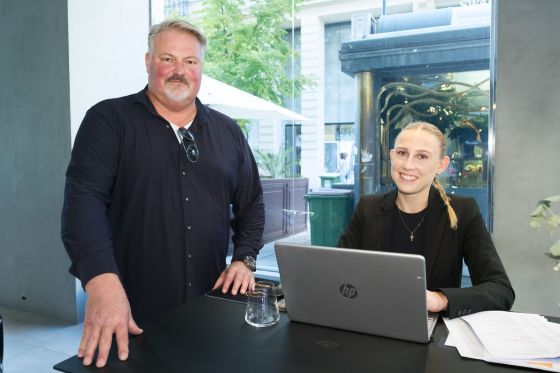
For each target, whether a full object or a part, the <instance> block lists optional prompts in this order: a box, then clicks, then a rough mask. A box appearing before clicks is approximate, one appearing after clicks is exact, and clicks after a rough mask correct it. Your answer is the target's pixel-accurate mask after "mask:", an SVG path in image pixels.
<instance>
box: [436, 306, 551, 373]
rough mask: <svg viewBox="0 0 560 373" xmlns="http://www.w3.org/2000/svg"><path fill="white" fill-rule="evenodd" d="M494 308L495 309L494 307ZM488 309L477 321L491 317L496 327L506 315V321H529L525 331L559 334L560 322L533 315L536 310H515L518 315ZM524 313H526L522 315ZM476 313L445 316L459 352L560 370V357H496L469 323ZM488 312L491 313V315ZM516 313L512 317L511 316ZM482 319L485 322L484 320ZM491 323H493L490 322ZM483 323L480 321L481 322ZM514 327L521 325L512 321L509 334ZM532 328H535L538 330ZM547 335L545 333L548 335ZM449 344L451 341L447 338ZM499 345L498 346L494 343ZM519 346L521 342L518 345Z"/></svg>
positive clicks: (525, 365)
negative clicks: (450, 318)
mask: <svg viewBox="0 0 560 373" xmlns="http://www.w3.org/2000/svg"><path fill="white" fill-rule="evenodd" d="M491 312H494V311H491ZM485 313H486V312H483V313H482V315H479V317H475V318H474V319H477V320H475V321H474V322H473V323H474V324H484V325H485V326H487V325H486V324H487V323H488V322H489V321H492V320H493V321H494V324H495V325H494V327H496V325H497V324H500V320H498V321H496V318H500V317H502V319H501V321H502V322H506V321H507V322H520V321H528V323H527V324H526V325H523V327H522V328H523V329H524V330H525V332H527V330H529V333H530V334H533V336H534V335H535V334H537V335H538V333H544V334H545V336H548V337H550V338H551V339H553V340H554V339H555V338H556V335H557V334H559V333H560V324H556V323H551V322H548V321H547V320H546V319H545V318H544V317H542V316H539V315H532V314H514V315H496V314H493V315H484V314H485ZM505 313H506V314H513V313H510V312H505ZM519 315H523V316H519ZM472 316H475V315H469V316H465V317H463V318H457V319H453V320H449V319H447V318H444V319H443V320H444V322H445V325H446V326H447V329H448V331H449V337H448V341H449V342H450V344H454V345H455V346H456V347H457V351H458V352H459V354H460V355H461V356H463V357H466V358H471V359H478V360H484V361H487V362H491V363H498V364H506V365H514V366H520V367H526V368H531V369H539V370H545V371H550V372H560V358H553V359H542V358H539V359H525V358H518V357H517V358H513V359H506V358H495V357H493V356H492V355H491V354H490V353H489V351H488V350H487V349H486V348H485V345H484V344H483V343H482V342H481V339H480V338H479V337H478V335H477V334H476V333H475V329H473V328H472V327H471V325H470V324H469V323H467V322H466V320H464V319H465V318H466V319H471V321H472V319H473V317H472ZM487 316H488V317H487ZM508 316H512V317H513V319H514V320H513V321H512V318H510V317H508ZM481 319H482V321H483V322H482V323H481V322H480V321H481ZM490 324H491V323H490ZM478 327H480V325H479V326H478ZM511 327H517V325H512V324H508V325H507V328H506V329H507V330H506V335H510V336H511V334H512V333H511V332H510V331H509V329H510V328H511ZM532 328H535V329H534V330H533V329H532ZM494 334H495V335H494V336H493V338H495V339H497V340H499V338H500V337H499V330H496V329H494ZM546 338H547V337H545V339H546ZM537 344H539V345H540V344H543V343H542V341H541V342H538V343H537ZM446 345H448V344H447V341H446ZM494 347H495V346H494ZM517 347H519V346H517Z"/></svg>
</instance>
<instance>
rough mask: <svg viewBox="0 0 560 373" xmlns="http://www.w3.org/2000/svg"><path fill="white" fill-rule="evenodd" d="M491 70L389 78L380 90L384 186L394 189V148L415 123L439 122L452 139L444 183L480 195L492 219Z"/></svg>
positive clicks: (480, 202) (483, 208) (482, 206)
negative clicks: (391, 156)
mask: <svg viewBox="0 0 560 373" xmlns="http://www.w3.org/2000/svg"><path fill="white" fill-rule="evenodd" d="M489 78H490V73H489V71H488V70H483V71H471V72H457V73H446V74H438V75H434V74H424V75H412V76H401V77H391V78H385V79H383V84H382V86H381V88H380V90H379V92H378V94H377V105H378V107H379V113H380V114H379V115H380V118H379V123H380V124H381V153H382V154H381V189H382V190H386V189H389V188H390V187H392V184H393V183H392V180H391V174H390V162H389V149H390V148H392V147H393V144H394V141H395V138H396V136H397V135H398V133H399V132H400V130H401V128H403V127H404V126H406V125H407V124H408V123H410V122H414V121H427V122H430V123H432V124H434V125H436V126H437V127H438V128H439V129H440V130H441V131H442V132H443V133H444V134H445V135H446V136H447V139H448V145H447V154H448V155H449V156H450V157H451V163H450V165H449V167H448V169H447V170H446V172H445V173H443V174H442V175H440V182H441V183H442V185H444V186H445V187H446V189H447V191H448V193H457V194H461V195H469V196H472V197H474V198H475V199H476V201H477V202H478V205H479V206H480V209H481V212H482V214H483V216H484V218H485V219H486V215H487V207H488V197H487V193H488V177H487V174H488V171H487V169H488V108H489V105H490V101H489Z"/></svg>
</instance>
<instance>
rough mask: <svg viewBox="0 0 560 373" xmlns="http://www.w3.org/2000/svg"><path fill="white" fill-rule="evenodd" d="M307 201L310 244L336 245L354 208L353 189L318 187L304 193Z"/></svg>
mask: <svg viewBox="0 0 560 373" xmlns="http://www.w3.org/2000/svg"><path fill="white" fill-rule="evenodd" d="M305 200H306V201H307V202H308V203H309V225H310V227H311V244H312V245H317V246H330V247H336V244H337V243H338V239H339V238H340V235H341V234H342V233H343V232H344V231H345V230H346V227H347V226H348V222H349V221H350V216H351V215H352V211H353V210H354V191H352V190H344V189H326V188H320V189H319V190H317V191H311V192H309V193H308V194H306V195H305Z"/></svg>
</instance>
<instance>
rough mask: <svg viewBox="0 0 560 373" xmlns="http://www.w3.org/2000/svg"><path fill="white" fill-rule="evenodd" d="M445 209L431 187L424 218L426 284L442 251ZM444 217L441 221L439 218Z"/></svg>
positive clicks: (435, 191)
mask: <svg viewBox="0 0 560 373" xmlns="http://www.w3.org/2000/svg"><path fill="white" fill-rule="evenodd" d="M445 209H446V207H445V204H444V203H443V201H442V200H441V197H440V196H439V193H438V191H437V190H436V189H435V188H434V187H432V188H431V189H430V197H429V202H428V215H427V216H426V246H425V253H424V257H425V258H426V277H427V279H426V280H427V283H429V282H430V278H431V277H432V271H433V269H434V265H435V262H436V259H437V256H438V254H439V251H440V250H441V249H442V247H441V246H442V240H443V233H444V232H445V227H446V225H449V218H448V217H447V212H446V211H445ZM442 216H443V217H444V218H443V219H442V218H441V217H442Z"/></svg>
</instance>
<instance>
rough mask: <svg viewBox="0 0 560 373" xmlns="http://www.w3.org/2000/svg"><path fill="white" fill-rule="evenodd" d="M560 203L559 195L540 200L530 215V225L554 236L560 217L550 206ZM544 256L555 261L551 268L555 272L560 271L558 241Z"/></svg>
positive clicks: (559, 247)
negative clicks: (543, 229)
mask: <svg viewBox="0 0 560 373" xmlns="http://www.w3.org/2000/svg"><path fill="white" fill-rule="evenodd" d="M559 201H560V195H555V196H552V197H548V198H545V199H543V200H540V201H539V202H538V203H537V207H536V208H535V210H534V211H533V212H532V213H531V222H530V225H531V227H533V228H536V229H538V230H541V229H542V228H543V227H544V228H545V229H546V230H547V231H548V232H549V233H550V235H551V236H552V235H554V233H555V232H556V229H557V228H558V226H560V215H558V214H557V213H555V212H554V211H553V210H552V208H551V206H552V204H553V203H556V202H559ZM545 254H546V255H548V256H550V257H551V258H552V259H554V260H556V265H555V266H554V267H553V269H554V270H555V271H560V261H559V260H560V239H559V240H558V241H556V242H555V243H554V244H553V245H552V246H551V247H550V248H548V251H547V252H545Z"/></svg>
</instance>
